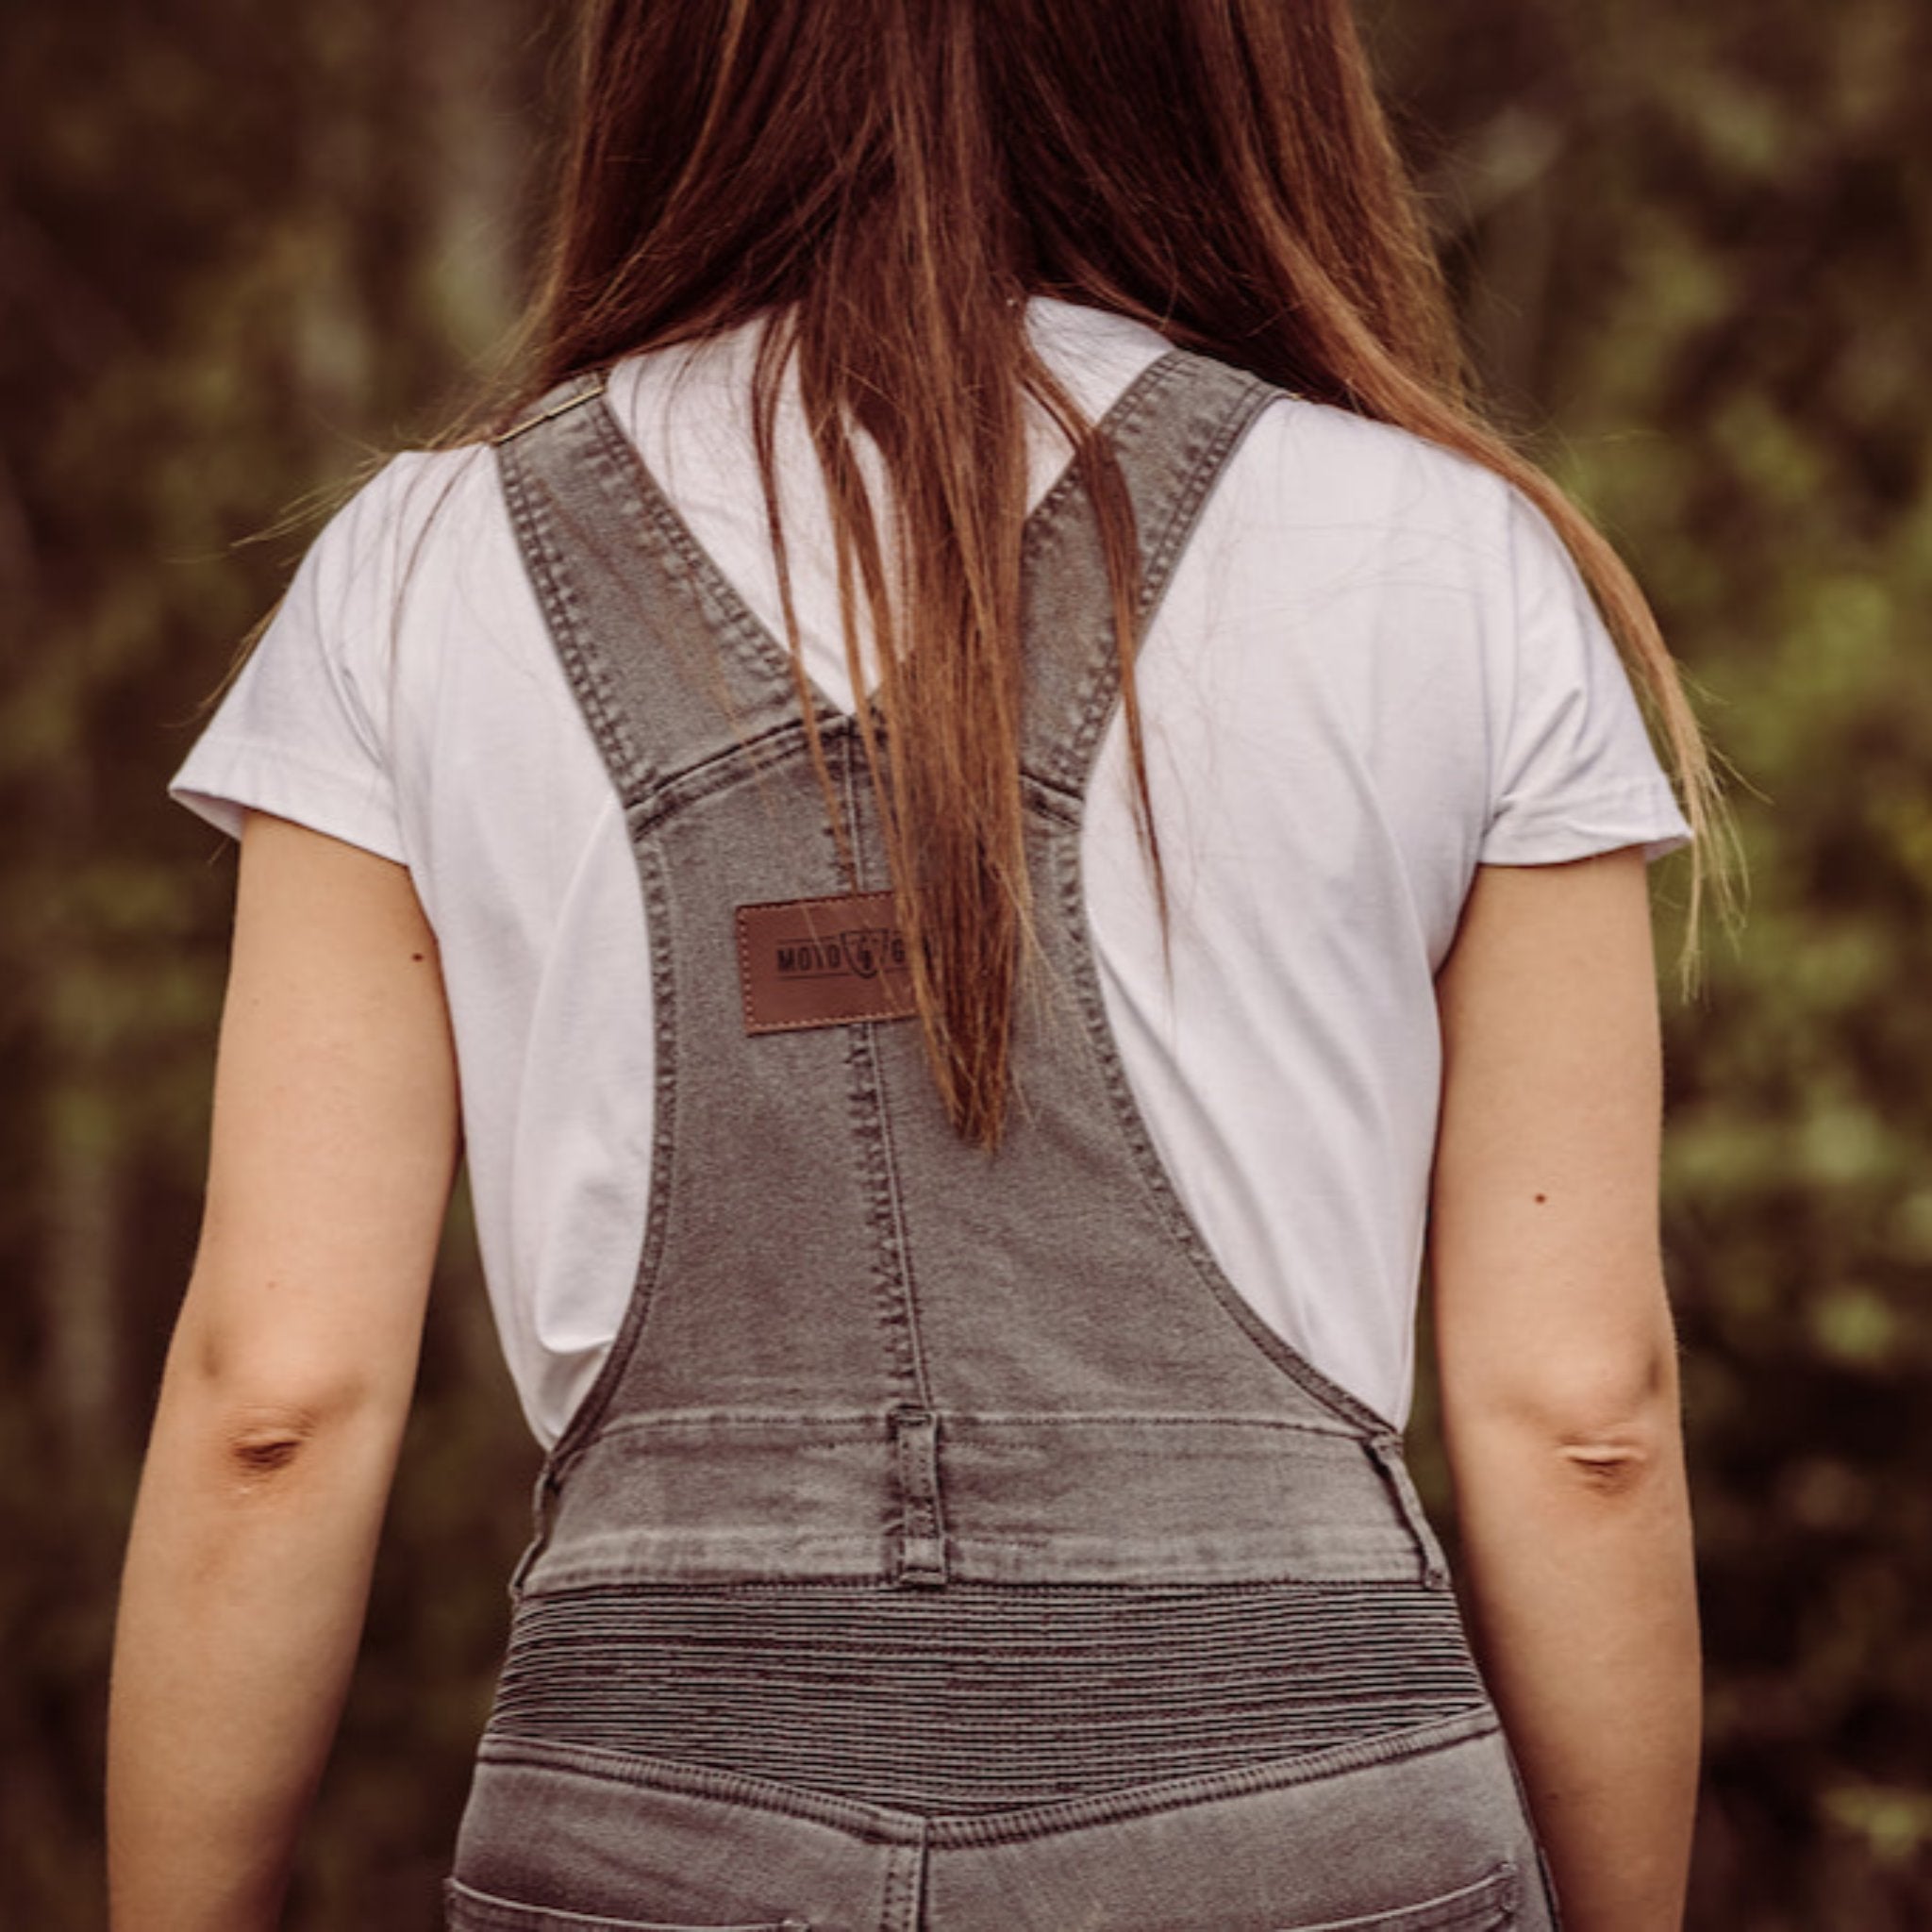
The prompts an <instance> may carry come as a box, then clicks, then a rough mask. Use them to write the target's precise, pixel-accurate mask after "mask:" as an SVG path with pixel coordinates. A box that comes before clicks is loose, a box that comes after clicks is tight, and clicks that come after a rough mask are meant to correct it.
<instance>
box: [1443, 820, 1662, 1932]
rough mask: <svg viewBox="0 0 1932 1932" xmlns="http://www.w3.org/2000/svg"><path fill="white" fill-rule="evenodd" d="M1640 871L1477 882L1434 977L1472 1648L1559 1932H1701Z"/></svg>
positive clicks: (1655, 1063) (1450, 1345)
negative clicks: (1690, 1926) (1549, 1879)
mask: <svg viewBox="0 0 1932 1932" xmlns="http://www.w3.org/2000/svg"><path fill="white" fill-rule="evenodd" d="M1653 971H1654V969H1653V965H1652V955H1651V945H1650V922H1649V908H1648V902H1647V899H1646V896H1645V885H1644V877H1643V868H1642V861H1641V856H1640V855H1639V854H1637V853H1635V852H1621V853H1611V854H1607V855H1606V856H1604V857H1603V858H1592V859H1586V860H1583V861H1580V862H1578V863H1576V864H1574V865H1565V866H1551V867H1539V868H1535V869H1521V868H1498V869H1493V870H1485V871H1484V872H1482V873H1481V874H1479V875H1478V878H1477V881H1476V885H1475V889H1474V893H1473V894H1472V897H1471V900H1470V903H1469V906H1468V908H1467V909H1466V911H1465V914H1464V917H1463V922H1462V926H1461V930H1460V932H1459V933H1458V935H1457V943H1456V948H1455V951H1454V953H1453V955H1452V957H1451V958H1450V960H1449V962H1448V963H1447V965H1446V966H1445V967H1444V969H1443V971H1442V973H1441V975H1440V979H1439V984H1438V993H1439V1000H1440V1004H1441V1013H1442V1024H1443V1040H1444V1047H1445V1055H1446V1059H1445V1072H1444V1086H1443V1111H1442V1123H1441V1138H1440V1141H1439V1145H1438V1150H1437V1163H1436V1176H1435V1191H1434V1199H1433V1209H1432V1221H1431V1228H1432V1234H1431V1274H1432V1279H1433V1282H1434V1287H1435V1295H1436V1333H1437V1347H1438V1353H1439V1358H1440V1363H1441V1385H1442V1405H1443V1423H1444V1431H1445V1435H1446V1439H1447V1445H1448V1450H1449V1458H1450V1465H1451V1469H1452V1472H1453V1474H1454V1477H1455V1482H1456V1489H1457V1502H1458V1507H1459V1513H1460V1517H1461V1522H1462V1529H1463V1544H1464V1563H1465V1578H1464V1581H1465V1585H1466V1591H1467V1596H1468V1599H1469V1603H1470V1607H1471V1610H1472V1612H1473V1621H1474V1627H1475V1633H1476V1638H1477V1642H1478V1647H1479V1649H1480V1651H1481V1653H1482V1656H1483V1660H1484V1664H1485V1667H1486V1669H1487V1672H1488V1674H1489V1678H1490V1682H1491V1689H1492V1690H1493V1691H1494V1694H1495V1697H1496V1701H1497V1704H1498V1706H1499V1707H1500V1708H1501V1710H1502V1713H1503V1718H1504V1725H1505V1729H1506V1730H1507V1733H1508V1736H1509V1739H1510V1741H1511V1744H1512V1746H1513V1747H1514V1750H1515V1752H1516V1756H1517V1758H1518V1761H1519V1764H1520V1766H1521V1769H1522V1772H1523V1774H1524V1784H1525V1786H1526V1787H1527V1790H1528V1793H1529V1798H1530V1804H1531V1808H1532V1810H1533V1812H1534V1814H1535V1817H1536V1821H1537V1825H1538V1828H1539V1830H1540V1832H1541V1836H1542V1838H1543V1840H1544V1843H1545V1847H1546V1849H1547V1851H1548V1854H1549V1857H1550V1863H1551V1866H1552V1868H1553V1870H1554V1873H1555V1875H1556V1879H1557V1890H1558V1891H1559V1893H1560V1895H1561V1899H1562V1904H1563V1909H1564V1914H1565V1925H1566V1928H1567V1932H1670V1928H1672V1927H1675V1926H1678V1925H1680V1924H1682V1922H1683V1911H1684V1889H1685V1882H1686V1872H1687V1868H1688V1865H1689V1861H1690V1841H1691V1817H1692V1812H1693V1808H1694V1805H1695V1795H1696V1783H1697V1758H1698V1737H1699V1662H1698V1639H1697V1610H1696V1600H1695V1594H1694V1591H1693V1587H1692V1576H1691V1517H1690V1506H1689V1502H1688V1498H1687V1494H1686V1489H1685V1480H1684V1462H1683V1448H1682V1441H1681V1436H1680V1430H1679V1425H1678V1417H1677V1376H1676V1352H1675V1344H1674V1339H1673V1336H1672V1330H1671V1320H1670V1310H1669V1307H1668V1305H1667V1303H1666V1300H1665V1295H1664V1284H1663V1272H1662V1267H1661V1264H1660V1261H1659V1257H1658V1251H1657V1142H1658V1131H1659V1113H1660V1106H1661V1094H1660V1085H1661V1082H1660V1074H1659V1055H1658V1046H1657V1003H1656V995H1655V990H1654V987H1655V982H1654V976H1653Z"/></svg>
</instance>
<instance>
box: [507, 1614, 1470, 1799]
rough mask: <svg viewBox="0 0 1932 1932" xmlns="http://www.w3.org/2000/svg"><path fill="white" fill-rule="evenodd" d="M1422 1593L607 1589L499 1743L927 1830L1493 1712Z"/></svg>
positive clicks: (529, 1637)
mask: <svg viewBox="0 0 1932 1932" xmlns="http://www.w3.org/2000/svg"><path fill="white" fill-rule="evenodd" d="M1484 1703H1485V1699H1484V1691H1483V1686H1482V1681H1481V1679H1480V1677H1479V1676H1478V1674H1477V1672H1476V1669H1475V1665H1474V1661H1473V1660H1472V1658H1471V1657H1470V1653H1469V1649H1468V1645H1467V1643H1466V1641H1465V1640H1464V1637H1463V1632H1462V1628H1461V1624H1460V1622H1459V1620H1458V1618H1457V1610H1456V1605H1455V1600H1454V1598H1453V1597H1451V1596H1450V1595H1448V1594H1447V1593H1446V1592H1444V1591H1437V1590H1430V1589H1426V1588H1424V1587H1423V1586H1421V1585H1419V1584H1418V1585H1414V1586H1409V1587H1397V1586H1391V1585H1389V1584H1378V1585H1374V1586H1356V1585H1347V1584H1294V1585H1265V1586H1257V1587H1252V1588H1245V1589H1241V1588H1236V1589H1227V1588H1221V1589H1209V1590H1174V1589H1165V1588H1158V1589H1077V1588H1069V1589H1056V1590H1012V1589H976V1588H973V1587H970V1586H963V1585H958V1584H955V1585H954V1586H953V1587H952V1588H950V1589H948V1590H946V1591H942V1592H933V1593H924V1592H914V1591H890V1590H878V1589H872V1590H867V1589H853V1588H850V1587H846V1586H824V1587H821V1588H817V1589H809V1588H800V1587H796V1586H790V1587H780V1588H770V1589H765V1588H758V1587H749V1588H744V1589H739V1590H728V1591H706V1590H675V1589H674V1590H621V1589H609V1590H586V1591H559V1592H554V1593H551V1594H547V1595H544V1596H541V1597H535V1598H528V1599H526V1600H525V1602H524V1604H523V1605H522V1606H521V1607H520V1609H519V1612H518V1615H517V1620H516V1625H515V1629H514V1631H513V1634H512V1637H511V1642H510V1650H509V1656H508V1661H507V1663H506V1665H505V1669H504V1674H503V1680H502V1684H501V1686H500V1688H499V1691H498V1694H497V1703H496V1709H495V1713H494V1715H493V1717H492V1718H491V1729H490V1734H491V1738H492V1739H494V1740H498V1741H505V1740H514V1739H526V1740H533V1741H542V1742H545V1743H550V1744H564V1745H575V1746H582V1747H590V1748H593V1749H596V1750H602V1751H611V1752H617V1753H621V1754H624V1755H625V1756H631V1757H654V1758H670V1759H675V1760H676V1761H678V1762H680V1763H683V1764H686V1765H698V1766H712V1767H715V1768H717V1769H720V1770H726V1771H731V1772H734V1773H737V1774H741V1775H747V1776H753V1777H764V1778H769V1779H771V1780H774V1782H776V1783H779V1784H783V1785H787V1786H790V1787H791V1788H792V1789H795V1790H810V1791H818V1792H821V1793H824V1794H825V1795H828V1796H833V1797H842V1798H849V1799H857V1800H859V1801H862V1802H864V1803H868V1804H874V1805H882V1806H887V1807H891V1808H894V1809H897V1810H902V1811H911V1812H919V1813H924V1814H928V1815H935V1814H937V1815H957V1814H965V1813H984V1812H992V1811H999V1810H1008V1809H1018V1808H1021V1807H1026V1806H1033V1805H1041V1804H1051V1803H1055V1802H1058V1801H1060V1800H1063V1799H1068V1798H1078V1797H1087V1796H1091V1795H1095V1794H1102V1793H1107V1792H1112V1791H1119V1790H1129V1789H1132V1788H1134V1787H1136V1786H1140V1785H1146V1784H1150V1783H1156V1782H1158V1781H1160V1780H1163V1779H1169V1778H1177V1777H1192V1776H1197V1775H1202V1774H1215V1773H1222V1772H1228V1771H1235V1770H1241V1769H1243V1768H1246V1767H1248V1766H1255V1765H1263V1764H1274V1763H1279V1762H1281V1761H1282V1760H1284V1759H1287V1758H1291V1757H1296V1756H1299V1755H1303V1754H1312V1753H1315V1752H1321V1751H1328V1750H1332V1749H1334V1748H1335V1747H1337V1746H1340V1745H1355V1744H1364V1743H1369V1742H1373V1741H1374V1740H1382V1739H1389V1738H1394V1737H1398V1736H1400V1735H1401V1734H1402V1733H1404V1732H1406V1731H1411V1730H1415V1729H1418V1728H1420V1727H1422V1726H1424V1725H1428V1724H1436V1723H1439V1722H1441V1721H1442V1720H1445V1719H1449V1718H1454V1717H1457V1716H1459V1715H1462V1714H1465V1713H1470V1712H1475V1711H1480V1710H1481V1709H1483V1707H1484Z"/></svg>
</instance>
